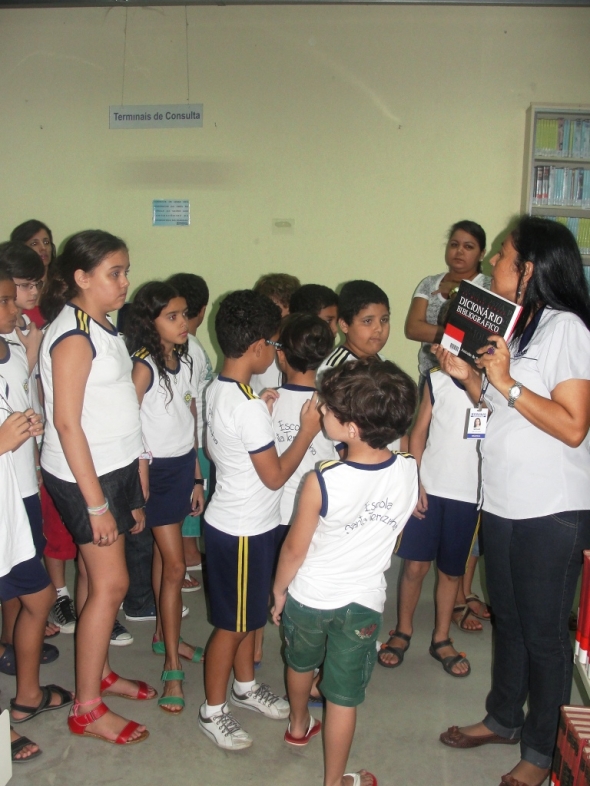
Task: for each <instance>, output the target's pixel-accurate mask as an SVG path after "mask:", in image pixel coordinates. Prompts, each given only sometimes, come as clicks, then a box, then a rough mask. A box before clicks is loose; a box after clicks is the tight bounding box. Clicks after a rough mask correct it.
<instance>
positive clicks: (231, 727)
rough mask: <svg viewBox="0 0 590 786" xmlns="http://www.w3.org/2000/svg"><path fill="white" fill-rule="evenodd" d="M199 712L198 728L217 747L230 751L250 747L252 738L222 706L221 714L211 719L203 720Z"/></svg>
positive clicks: (225, 705) (225, 707) (224, 706)
mask: <svg viewBox="0 0 590 786" xmlns="http://www.w3.org/2000/svg"><path fill="white" fill-rule="evenodd" d="M204 706H205V705H204V704H202V705H201V709H200V710H199V728H200V729H201V731H202V732H203V734H205V735H206V736H207V737H209V739H210V740H212V741H213V742H214V743H215V744H216V745H217V747H219V748H224V749H225V750H230V751H239V750H242V749H243V748H249V747H250V745H252V737H251V736H250V735H249V734H248V732H246V731H244V729H243V728H242V727H241V726H240V724H239V723H238V721H237V720H236V719H235V718H234V716H233V715H232V714H231V712H230V711H229V709H228V706H227V704H224V705H223V707H222V709H221V712H218V713H217V715H213V717H211V718H205V717H204V716H203V714H202V712H201V710H202V709H203V707H204Z"/></svg>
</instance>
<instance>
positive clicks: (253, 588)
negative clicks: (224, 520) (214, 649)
mask: <svg viewBox="0 0 590 786" xmlns="http://www.w3.org/2000/svg"><path fill="white" fill-rule="evenodd" d="M275 544H276V530H275V529H271V530H270V531H269V532H264V533H263V534H262V535H250V536H243V537H238V536H237V535H228V534H227V533H225V532H221V530H218V529H215V527H212V526H211V525H210V524H208V523H207V522H206V521H205V550H206V552H207V580H208V584H209V603H210V607H211V619H210V622H211V624H212V625H214V626H215V627H216V628H221V629H222V630H231V631H236V632H238V633H244V632H246V631H250V630H257V629H258V628H262V627H264V626H265V625H266V620H267V615H268V599H269V595H270V590H271V582H272V570H273V565H274V561H275V554H276V547H275Z"/></svg>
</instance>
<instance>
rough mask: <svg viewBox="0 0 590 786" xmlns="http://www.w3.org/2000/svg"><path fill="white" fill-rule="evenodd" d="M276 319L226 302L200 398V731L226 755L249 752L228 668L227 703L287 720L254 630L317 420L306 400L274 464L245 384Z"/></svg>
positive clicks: (259, 404) (246, 297)
mask: <svg viewBox="0 0 590 786" xmlns="http://www.w3.org/2000/svg"><path fill="white" fill-rule="evenodd" d="M280 321H281V312H280V309H279V308H278V306H276V305H275V304H274V303H273V302H272V301H271V300H270V299H269V298H267V297H265V296H264V295H260V294H258V293H257V292H253V291H252V290H241V291H238V292H232V293H231V294H229V295H228V296H227V297H226V298H225V299H224V300H223V301H222V302H221V305H220V307H219V311H218V312H217V316H216V318H215V331H216V334H217V340H218V342H219V346H220V347H221V350H222V352H223V354H224V362H223V367H222V370H221V373H220V374H219V376H218V377H217V379H214V380H213V382H212V383H211V384H210V385H209V387H208V389H207V394H206V400H207V452H208V453H209V455H210V456H211V459H212V461H213V462H214V464H215V467H216V472H217V480H216V486H215V491H214V492H213V496H212V498H211V500H210V502H209V506H208V508H207V513H206V519H205V544H206V548H207V574H208V581H209V599H210V608H211V622H212V624H213V625H214V626H215V630H214V631H213V634H212V636H211V639H210V640H209V644H208V647H207V658H206V661H205V696H206V701H205V703H204V704H203V705H202V706H201V709H200V712H199V728H200V729H201V731H202V732H203V733H204V734H205V735H206V736H207V737H209V739H210V740H212V741H213V742H214V743H215V744H216V745H218V746H219V747H221V748H226V749H230V750H238V749H241V748H247V747H249V746H250V745H251V744H252V738H251V737H250V735H249V734H247V733H246V732H245V731H244V730H243V729H242V728H241V726H240V724H239V722H238V720H237V719H236V718H234V717H233V715H231V714H230V713H229V710H228V707H227V704H226V698H227V687H228V682H229V677H230V674H231V671H232V669H233V672H234V682H233V686H232V690H231V699H230V700H231V702H232V704H234V705H236V706H238V707H242V708H243V709H248V710H251V711H254V712H258V713H260V714H262V715H264V716H265V717H267V718H271V719H275V720H276V719H280V718H286V717H287V715H288V714H289V705H288V703H287V702H286V701H284V700H283V699H281V698H280V697H279V696H277V695H276V694H275V693H273V692H272V691H271V689H270V688H269V686H268V685H264V684H257V683H256V681H255V680H254V631H255V630H257V629H258V628H261V627H263V626H264V624H265V622H266V617H267V613H268V597H269V594H270V587H271V576H272V570H273V566H274V563H275V538H276V533H275V530H276V528H277V527H278V526H279V523H280V515H279V502H280V494H279V490H280V488H281V487H282V486H283V485H284V483H285V482H286V480H287V479H288V478H289V477H290V476H291V475H292V474H293V472H294V471H295V470H296V469H297V467H298V466H299V464H300V463H301V459H302V458H303V456H304V454H305V452H306V451H307V449H308V448H309V445H310V443H311V441H312V440H313V438H314V437H315V436H316V434H317V433H318V431H319V430H320V422H319V412H318V410H317V408H316V406H315V403H316V402H315V399H314V398H312V399H311V401H310V402H306V403H305V404H304V406H303V408H302V410H301V415H300V423H301V426H300V429H299V431H298V433H297V436H296V437H295V439H294V440H293V442H292V443H291V446H290V448H289V449H288V450H286V451H285V453H283V454H282V455H280V456H279V454H278V453H277V450H276V448H275V438H274V431H273V426H272V420H271V416H270V412H269V410H268V408H267V404H266V403H265V402H264V401H263V400H261V399H260V398H258V396H257V395H256V394H255V393H254V392H253V390H252V388H251V387H250V385H249V382H250V378H251V376H252V374H255V373H258V374H261V373H262V372H263V371H265V370H266V369H267V368H268V366H269V365H270V364H271V363H272V362H274V360H275V355H276V347H277V338H278V331H279V326H280Z"/></svg>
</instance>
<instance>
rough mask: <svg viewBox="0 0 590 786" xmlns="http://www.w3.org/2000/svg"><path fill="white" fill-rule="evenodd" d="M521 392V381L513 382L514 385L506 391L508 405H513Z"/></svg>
mask: <svg viewBox="0 0 590 786" xmlns="http://www.w3.org/2000/svg"><path fill="white" fill-rule="evenodd" d="M521 393H522V382H515V383H514V385H512V387H511V388H510V390H509V391H508V406H509V407H513V406H514V405H515V403H516V399H517V398H518V397H519V396H520V394H521Z"/></svg>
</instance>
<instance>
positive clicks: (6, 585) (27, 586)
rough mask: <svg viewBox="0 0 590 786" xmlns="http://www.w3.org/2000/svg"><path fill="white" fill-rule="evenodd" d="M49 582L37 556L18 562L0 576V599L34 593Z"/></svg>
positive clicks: (9, 598) (10, 598)
mask: <svg viewBox="0 0 590 786" xmlns="http://www.w3.org/2000/svg"><path fill="white" fill-rule="evenodd" d="M50 584H51V580H50V578H49V576H48V575H47V571H46V570H45V568H44V567H43V563H42V562H41V560H40V559H39V557H33V558H32V559H28V560H25V562H19V563H18V565H15V566H14V567H13V568H12V570H11V571H10V572H9V573H7V574H6V576H2V577H1V578H0V600H4V601H6V600H12V599H13V598H20V596H21V595H34V594H35V592H41V590H44V589H45V587H48V586H49V585H50Z"/></svg>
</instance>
